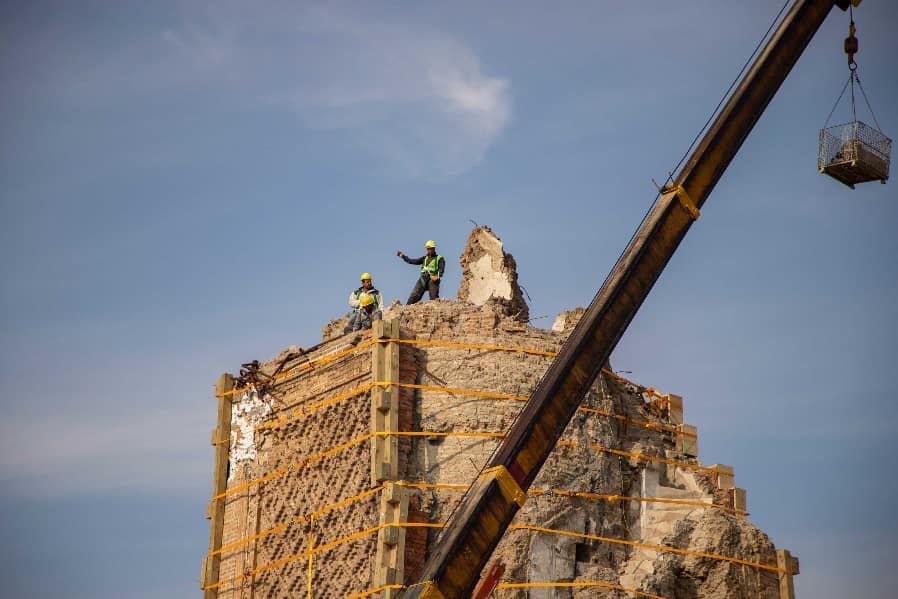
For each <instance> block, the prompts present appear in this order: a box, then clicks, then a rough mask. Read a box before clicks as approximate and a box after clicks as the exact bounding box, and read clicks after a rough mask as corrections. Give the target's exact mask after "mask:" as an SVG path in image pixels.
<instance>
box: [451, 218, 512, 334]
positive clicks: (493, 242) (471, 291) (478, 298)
mask: <svg viewBox="0 0 898 599" xmlns="http://www.w3.org/2000/svg"><path fill="white" fill-rule="evenodd" d="M458 261H459V263H460V264H461V269H462V278H461V285H460V286H459V288H458V299H459V300H460V301H463V302H469V303H472V304H475V305H477V306H482V305H484V304H486V303H488V302H493V303H495V304H496V305H498V306H500V307H501V311H502V313H503V314H505V315H507V316H511V317H513V318H515V319H517V320H521V321H523V322H527V320H528V319H529V318H530V311H529V308H528V307H527V302H525V301H524V295H523V293H522V292H521V288H520V287H519V286H518V271H517V264H516V263H515V261H514V257H512V255H511V254H507V253H506V252H505V249H504V248H503V246H502V240H501V239H499V237H498V236H497V235H496V234H495V233H493V231H492V229H490V228H489V227H476V228H475V229H474V230H473V231H471V234H470V235H469V236H468V241H467V243H466V244H465V249H464V251H463V252H462V255H461V257H460V258H459V260H458Z"/></svg>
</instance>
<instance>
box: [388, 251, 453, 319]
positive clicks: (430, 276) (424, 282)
mask: <svg viewBox="0 0 898 599" xmlns="http://www.w3.org/2000/svg"><path fill="white" fill-rule="evenodd" d="M424 248H425V249H426V250H427V254H426V255H424V256H421V257H420V258H409V257H408V256H406V255H405V254H403V253H402V252H401V251H398V252H396V255H397V256H399V257H400V258H402V259H403V260H405V261H406V262H408V263H409V264H420V265H421V276H419V277H418V281H417V282H416V283H415V288H414V289H412V293H411V295H409V296H408V301H407V302H406V305H412V304H416V303H418V301H419V300H420V299H421V297H422V296H423V295H424V292H425V291H427V292H428V293H429V294H430V299H432V300H433V299H437V298H438V297H440V280H441V279H442V278H443V271H444V270H445V269H446V261H445V260H444V259H443V257H442V256H440V255H439V254H437V243H436V242H435V241H434V240H433V239H430V240H428V241H427V243H425V244H424Z"/></svg>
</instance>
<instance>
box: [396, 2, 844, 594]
mask: <svg viewBox="0 0 898 599" xmlns="http://www.w3.org/2000/svg"><path fill="white" fill-rule="evenodd" d="M858 1H859V0H853V3H854V4H855V5H857V3H858ZM848 4H849V0H796V2H795V4H794V5H793V6H792V8H791V9H790V11H789V13H788V14H787V15H786V17H785V18H784V19H783V21H782V23H780V25H779V27H778V28H777V30H776V32H775V33H774V34H773V36H772V37H771V38H770V40H769V41H768V43H767V45H766V46H765V47H764V49H763V51H762V52H761V54H760V55H759V56H758V58H757V59H756V60H755V62H754V64H753V65H752V67H751V69H750V70H749V71H748V73H747V74H746V75H745V77H743V79H742V81H741V82H740V84H739V86H738V87H737V88H736V90H735V91H734V92H733V94H732V96H731V97H730V99H729V101H728V102H727V103H726V105H725V106H724V108H723V109H722V110H721V112H720V114H719V115H718V116H717V118H716V120H715V121H714V123H713V125H712V126H711V128H710V129H709V130H708V132H707V133H706V134H705V136H704V137H703V138H702V140H701V142H700V144H699V145H698V147H697V148H696V149H695V151H694V152H693V154H692V155H691V157H690V158H689V161H688V162H687V163H686V165H685V166H684V167H683V169H682V170H681V171H680V172H679V173H678V174H677V176H676V178H675V179H674V182H673V183H672V184H671V185H669V186H667V187H666V188H664V189H662V190H661V194H660V195H659V197H658V199H657V200H656V201H655V204H654V205H653V206H652V208H651V210H650V211H649V213H648V215H647V216H646V218H645V219H644V220H643V222H642V224H641V225H640V227H639V229H638V230H637V231H636V233H635V235H634V236H633V238H632V239H631V241H630V243H629V245H628V246H627V248H626V250H624V253H623V254H622V255H621V257H620V259H619V260H618V262H617V264H615V266H614V268H613V269H612V270H611V273H610V274H609V275H608V277H607V278H606V279H605V282H604V283H603V285H602V287H601V288H600V289H599V291H598V293H597V294H596V296H595V298H593V300H592V303H591V304H590V306H589V308H588V309H587V311H586V313H585V314H584V316H583V318H582V319H581V320H580V322H579V323H578V325H577V326H576V327H575V329H574V331H573V332H572V333H571V335H570V337H569V338H568V340H567V342H566V343H565V344H564V347H562V349H561V352H560V353H559V355H558V357H557V358H556V359H555V360H554V362H553V363H552V365H551V366H550V367H549V370H548V371H547V372H546V374H545V375H544V377H543V378H542V380H541V381H540V383H539V385H538V386H537V388H536V389H535V390H534V392H533V394H532V395H531V397H530V399H529V400H528V401H527V403H526V405H525V406H524V408H523V410H522V411H521V413H520V414H519V415H518V417H517V419H516V420H515V422H514V424H512V427H511V429H510V430H509V432H508V435H506V437H505V439H504V440H503V441H502V443H501V445H500V446H499V448H498V450H497V451H496V453H495V454H494V455H493V457H492V458H491V460H490V462H489V463H488V464H487V466H486V467H485V469H484V470H483V472H481V474H480V476H479V477H478V479H477V480H476V481H475V482H474V483H473V484H472V486H471V488H470V489H469V490H468V493H467V494H466V495H465V497H464V498H463V499H462V502H461V504H460V505H459V507H458V508H457V509H456V510H455V512H454V515H453V517H452V518H451V520H450V522H449V523H448V526H447V528H446V530H445V531H444V532H443V535H442V537H441V538H440V539H439V542H438V544H437V546H436V547H435V548H434V550H433V552H432V554H431V555H430V558H429V559H428V560H427V562H426V563H425V565H424V568H423V570H422V573H421V576H420V578H419V579H418V582H417V583H416V584H414V585H412V586H411V587H409V589H408V591H407V593H406V595H405V597H406V598H407V599H417V598H421V599H464V598H466V597H469V596H470V594H471V592H472V590H473V588H474V586H475V584H476V583H477V580H478V578H479V576H480V572H481V570H482V569H483V567H484V566H485V565H486V563H487V561H488V560H489V558H490V556H491V554H492V552H493V550H494V549H495V548H496V545H498V543H499V540H500V539H501V538H502V535H503V534H504V532H505V530H506V529H507V528H508V525H509V524H510V523H511V520H512V518H513V517H514V515H515V514H516V513H517V511H518V510H519V509H520V507H521V506H523V504H524V501H525V500H526V493H527V489H528V488H529V487H530V485H531V484H532V483H533V480H534V479H535V478H536V475H537V474H538V473H539V470H540V468H541V467H542V465H543V463H544V462H545V460H546V458H547V457H548V455H549V453H550V452H551V451H552V449H553V448H554V446H555V444H556V442H557V441H558V439H559V437H560V436H561V434H562V432H563V431H564V429H565V427H566V426H567V425H568V423H569V422H570V420H571V418H572V417H573V415H574V413H575V411H576V409H577V406H578V405H579V403H580V401H581V400H582V398H583V396H584V395H585V394H586V392H587V390H588V389H589V387H590V385H591V384H592V382H593V380H594V379H595V377H596V376H597V375H598V373H599V371H600V369H601V367H602V365H603V364H605V362H606V361H607V360H608V358H609V356H610V355H611V352H612V350H613V349H614V347H615V345H616V344H617V342H618V340H619V339H620V337H621V336H622V335H623V333H624V331H625V330H626V329H627V326H628V325H629V324H630V321H631V320H632V319H633V317H634V316H635V315H636V312H637V310H638V309H639V307H640V306H641V305H642V303H643V301H644V300H645V298H646V296H647V295H648V294H649V291H651V289H652V286H653V285H654V283H655V281H656V280H657V279H658V277H659V276H660V275H661V272H662V271H663V270H664V267H665V266H666V265H667V263H668V261H669V260H670V258H671V257H672V256H673V254H674V252H675V251H676V249H677V247H678V246H679V244H680V242H681V241H682V240H683V237H684V236H685V235H686V232H687V231H688V230H689V228H690V226H691V225H692V223H693V222H694V221H695V220H696V219H697V218H698V215H699V210H700V209H701V207H702V205H703V204H704V203H705V200H706V199H707V198H708V195H709V194H710V193H711V191H712V190H713V189H714V186H715V185H716V184H717V181H718V180H719V179H720V177H721V175H723V172H724V171H725V170H726V168H727V166H728V165H729V164H730V161H732V159H733V157H734V156H735V155H736V152H738V150H739V148H740V147H741V145H742V142H743V141H745V138H746V137H747V136H748V134H749V133H750V132H751V130H752V128H753V127H754V125H755V123H756V122H757V121H758V119H759V118H760V116H761V114H762V113H763V112H764V109H765V108H766V107H767V105H768V103H769V102H770V100H771V99H772V98H773V96H774V95H775V94H776V92H777V90H778V89H779V87H780V85H781V84H782V83H783V81H784V80H785V78H786V76H787V75H788V74H789V71H790V70H791V69H792V67H793V66H794V65H795V63H796V61H797V60H798V58H799V56H801V54H802V52H803V51H804V49H805V48H806V47H807V45H808V43H809V42H810V40H811V38H812V37H813V36H814V34H815V33H816V32H817V30H818V29H819V28H820V25H821V24H822V23H823V21H824V19H825V18H826V16H827V15H828V14H829V12H830V10H832V8H833V6H835V5H837V6H839V7H840V8H842V10H846V9H847V8H848Z"/></svg>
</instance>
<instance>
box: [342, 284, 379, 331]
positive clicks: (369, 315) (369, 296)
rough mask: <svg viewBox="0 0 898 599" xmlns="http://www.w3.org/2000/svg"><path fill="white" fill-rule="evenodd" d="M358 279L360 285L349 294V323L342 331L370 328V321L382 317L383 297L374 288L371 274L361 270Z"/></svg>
mask: <svg viewBox="0 0 898 599" xmlns="http://www.w3.org/2000/svg"><path fill="white" fill-rule="evenodd" d="M359 280H361V282H362V286H361V287H359V288H358V289H356V290H355V291H353V292H352V293H350V294H349V306H350V307H351V308H352V312H350V313H349V324H347V325H346V328H345V329H343V332H344V333H349V332H350V331H358V330H359V329H370V328H371V323H372V322H373V321H375V320H380V319H381V317H382V313H381V310H383V297H381V295H380V291H378V290H377V289H375V288H374V284H373V281H372V280H371V274H370V273H367V272H363V273H362V275H361V276H360V277H359Z"/></svg>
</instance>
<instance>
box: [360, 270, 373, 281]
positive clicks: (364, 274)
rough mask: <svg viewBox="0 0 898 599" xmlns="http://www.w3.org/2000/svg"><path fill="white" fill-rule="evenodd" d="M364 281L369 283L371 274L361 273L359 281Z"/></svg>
mask: <svg viewBox="0 0 898 599" xmlns="http://www.w3.org/2000/svg"><path fill="white" fill-rule="evenodd" d="M365 279H368V280H369V281H370V280H371V273H370V272H363V273H362V274H361V276H359V281H364V280H365Z"/></svg>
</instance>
